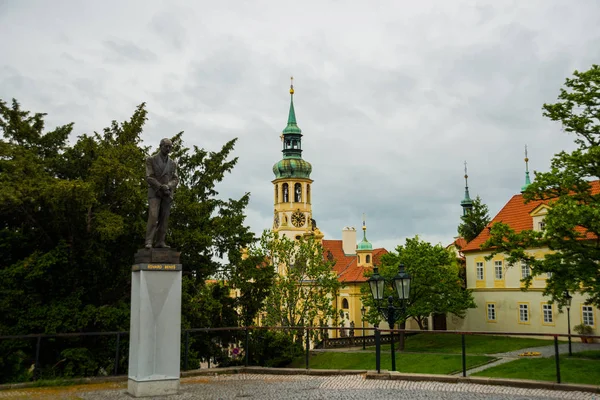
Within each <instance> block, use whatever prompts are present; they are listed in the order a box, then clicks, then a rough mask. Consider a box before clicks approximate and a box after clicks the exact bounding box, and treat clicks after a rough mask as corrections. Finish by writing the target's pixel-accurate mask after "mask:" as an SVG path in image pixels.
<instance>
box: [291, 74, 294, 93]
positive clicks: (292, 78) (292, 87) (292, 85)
mask: <svg viewBox="0 0 600 400" xmlns="http://www.w3.org/2000/svg"><path fill="white" fill-rule="evenodd" d="M290 94H294V77H293V76H290Z"/></svg>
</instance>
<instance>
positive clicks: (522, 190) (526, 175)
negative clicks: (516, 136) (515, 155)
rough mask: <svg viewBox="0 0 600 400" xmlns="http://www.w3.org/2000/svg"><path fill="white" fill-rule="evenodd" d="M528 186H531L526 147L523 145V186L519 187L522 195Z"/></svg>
mask: <svg viewBox="0 0 600 400" xmlns="http://www.w3.org/2000/svg"><path fill="white" fill-rule="evenodd" d="M529 185H531V180H530V179H529V158H528V157H527V145H525V185H523V186H521V193H523V192H524V191H525V190H526V189H527V186H529Z"/></svg>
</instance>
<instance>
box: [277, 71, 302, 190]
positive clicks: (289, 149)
mask: <svg viewBox="0 0 600 400" xmlns="http://www.w3.org/2000/svg"><path fill="white" fill-rule="evenodd" d="M292 79H294V78H292ZM292 82H293V81H292ZM281 140H282V142H283V150H282V152H283V159H281V160H280V161H278V162H277V163H276V164H275V165H273V173H274V174H275V179H280V178H310V173H311V172H312V165H310V163H309V162H308V161H305V160H303V159H302V130H300V128H299V127H298V124H297V123H296V111H295V110H294V85H293V83H292V84H291V85H290V113H289V115H288V123H287V126H286V127H285V129H284V130H283V132H282V135H281Z"/></svg>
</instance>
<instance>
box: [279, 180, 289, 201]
mask: <svg viewBox="0 0 600 400" xmlns="http://www.w3.org/2000/svg"><path fill="white" fill-rule="evenodd" d="M281 193H283V202H284V203H287V202H288V200H289V198H288V184H287V183H284V184H283V185H282V186H281Z"/></svg>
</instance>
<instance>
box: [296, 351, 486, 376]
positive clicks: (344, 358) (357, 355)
mask: <svg viewBox="0 0 600 400" xmlns="http://www.w3.org/2000/svg"><path fill="white" fill-rule="evenodd" d="M491 360H493V358H492V357H485V356H467V368H473V367H475V366H477V365H481V364H484V363H486V362H488V361H491ZM309 365H310V368H311V369H366V370H375V353H372V352H354V353H345V352H334V351H332V352H319V353H313V354H311V357H310V364H309ZM304 366H305V359H304V357H301V358H298V359H296V360H294V362H292V364H290V365H289V367H291V368H304ZM381 369H387V370H391V369H392V360H391V355H390V353H389V352H387V353H383V352H382V353H381ZM396 370H397V371H399V372H415V373H422V374H450V373H453V372H459V371H461V370H462V361H461V356H457V355H451V354H401V353H396Z"/></svg>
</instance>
